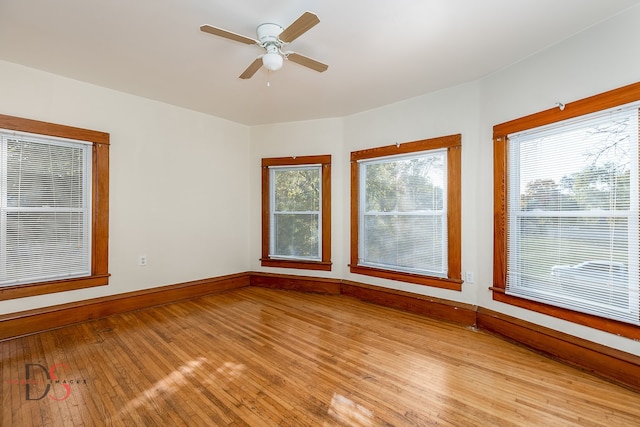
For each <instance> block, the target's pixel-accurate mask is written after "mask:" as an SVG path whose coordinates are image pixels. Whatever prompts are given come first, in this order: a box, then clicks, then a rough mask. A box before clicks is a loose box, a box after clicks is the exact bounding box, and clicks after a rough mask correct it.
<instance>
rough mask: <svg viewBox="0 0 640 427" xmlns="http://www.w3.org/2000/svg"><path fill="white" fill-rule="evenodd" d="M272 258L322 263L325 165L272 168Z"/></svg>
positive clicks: (270, 203)
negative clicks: (323, 179)
mask: <svg viewBox="0 0 640 427" xmlns="http://www.w3.org/2000/svg"><path fill="white" fill-rule="evenodd" d="M269 174H270V178H269V186H270V189H269V196H270V202H269V206H270V212H269V214H270V216H271V218H270V225H271V230H270V233H269V235H270V248H269V251H270V253H269V256H270V257H273V258H284V259H286V258H290V259H302V260H310V261H321V260H322V248H321V246H322V238H321V237H322V209H321V200H322V166H321V165H304V166H286V167H285V166H272V167H269Z"/></svg>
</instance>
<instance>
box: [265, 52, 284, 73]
mask: <svg viewBox="0 0 640 427" xmlns="http://www.w3.org/2000/svg"><path fill="white" fill-rule="evenodd" d="M282 62H283V59H282V56H281V55H280V54H277V53H266V54H265V55H264V56H263V57H262V65H264V67H265V68H266V69H267V70H269V71H277V70H279V69H280V68H282Z"/></svg>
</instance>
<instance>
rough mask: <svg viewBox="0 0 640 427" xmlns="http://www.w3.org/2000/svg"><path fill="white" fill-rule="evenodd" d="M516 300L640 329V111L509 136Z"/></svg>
mask: <svg viewBox="0 0 640 427" xmlns="http://www.w3.org/2000/svg"><path fill="white" fill-rule="evenodd" d="M508 158H509V166H508V167H509V169H508V170H509V182H508V194H509V199H508V218H509V224H508V230H507V239H508V249H507V264H508V265H507V286H506V292H507V293H508V294H511V295H515V296H519V297H523V298H528V299H531V300H535V301H540V302H544V303H548V304H552V305H555V306H558V307H564V308H568V309H571V310H575V311H580V312H585V313H589V314H594V315H597V316H601V317H605V318H610V319H616V320H621V321H625V322H628V323H633V324H640V322H639V318H638V104H634V105H627V106H624V107H622V108H616V109H612V110H608V111H604V112H599V113H596V114H591V115H588V116H584V117H580V118H577V119H573V120H568V121H565V122H560V123H556V124H554V125H550V126H546V127H541V128H537V129H532V130H529V131H526V132H523V133H520V134H513V135H509V145H508Z"/></svg>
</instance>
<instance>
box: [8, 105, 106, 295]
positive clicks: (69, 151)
mask: <svg viewBox="0 0 640 427" xmlns="http://www.w3.org/2000/svg"><path fill="white" fill-rule="evenodd" d="M108 142H109V136H108V134H105V133H103V132H95V131H89V130H85V129H78V128H71V127H68V126H62V125H56V124H51V123H44V122H37V121H33V120H28V119H21V118H16V117H11V116H1V115H0V298H1V299H10V298H19V297H24V296H31V295H39V294H44V293H51V292H58V291H64V290H71V289H78V288H85V287H90V286H98V285H106V284H107V283H108V272H107V259H108V258H107V245H108V240H107V237H108Z"/></svg>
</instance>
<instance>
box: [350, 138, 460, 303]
mask: <svg viewBox="0 0 640 427" xmlns="http://www.w3.org/2000/svg"><path fill="white" fill-rule="evenodd" d="M460 148H461V136H460V135H452V136H446V137H441V138H434V139H427V140H422V141H414V142H409V143H404V144H397V145H392V146H386V147H379V148H373V149H368V150H362V151H355V152H352V153H351V177H352V183H351V265H350V269H351V272H352V273H358V274H366V275H370V276H377V277H383V278H387V279H393V280H400V281H405V282H410V283H417V284H424V285H430V286H436V287H442V288H446V289H454V290H460V289H461V284H462V280H461V265H460V251H461V248H460Z"/></svg>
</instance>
